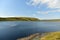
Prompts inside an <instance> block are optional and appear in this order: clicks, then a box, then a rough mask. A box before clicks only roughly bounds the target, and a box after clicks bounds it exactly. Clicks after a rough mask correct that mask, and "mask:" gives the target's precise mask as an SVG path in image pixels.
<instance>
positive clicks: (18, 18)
mask: <svg viewBox="0 0 60 40" xmlns="http://www.w3.org/2000/svg"><path fill="white" fill-rule="evenodd" d="M0 21H40V19H38V18H30V17H8V18H0Z"/></svg>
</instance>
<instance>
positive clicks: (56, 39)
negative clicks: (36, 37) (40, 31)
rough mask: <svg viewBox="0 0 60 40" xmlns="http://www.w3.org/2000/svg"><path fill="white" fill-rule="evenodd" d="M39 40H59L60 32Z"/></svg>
mask: <svg viewBox="0 0 60 40" xmlns="http://www.w3.org/2000/svg"><path fill="white" fill-rule="evenodd" d="M40 40H60V32H50V33H47V34H46V35H44V36H43V37H41V39H40Z"/></svg>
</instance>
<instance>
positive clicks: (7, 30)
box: [0, 21, 60, 40]
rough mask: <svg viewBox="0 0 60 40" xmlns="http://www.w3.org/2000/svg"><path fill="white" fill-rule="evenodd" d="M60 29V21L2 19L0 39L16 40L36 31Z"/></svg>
mask: <svg viewBox="0 0 60 40" xmlns="http://www.w3.org/2000/svg"><path fill="white" fill-rule="evenodd" d="M52 31H60V22H39V21H38V22H32V21H2V22H0V40H16V39H17V38H21V37H25V36H29V35H31V34H34V33H43V32H52Z"/></svg>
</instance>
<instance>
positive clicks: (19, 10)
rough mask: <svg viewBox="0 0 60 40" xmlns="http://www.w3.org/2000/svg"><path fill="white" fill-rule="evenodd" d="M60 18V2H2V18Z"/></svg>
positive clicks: (21, 0) (28, 0) (25, 0)
mask: <svg viewBox="0 0 60 40" xmlns="http://www.w3.org/2000/svg"><path fill="white" fill-rule="evenodd" d="M8 16H12V17H13V16H23V17H24V16H26V17H37V18H41V19H59V18H60V0H0V17H8Z"/></svg>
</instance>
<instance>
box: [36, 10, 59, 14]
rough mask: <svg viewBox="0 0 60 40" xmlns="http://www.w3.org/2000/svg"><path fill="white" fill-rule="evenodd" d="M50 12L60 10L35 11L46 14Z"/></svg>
mask: <svg viewBox="0 0 60 40" xmlns="http://www.w3.org/2000/svg"><path fill="white" fill-rule="evenodd" d="M50 12H60V10H49V11H37V12H36V13H37V14H48V13H50Z"/></svg>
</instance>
